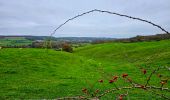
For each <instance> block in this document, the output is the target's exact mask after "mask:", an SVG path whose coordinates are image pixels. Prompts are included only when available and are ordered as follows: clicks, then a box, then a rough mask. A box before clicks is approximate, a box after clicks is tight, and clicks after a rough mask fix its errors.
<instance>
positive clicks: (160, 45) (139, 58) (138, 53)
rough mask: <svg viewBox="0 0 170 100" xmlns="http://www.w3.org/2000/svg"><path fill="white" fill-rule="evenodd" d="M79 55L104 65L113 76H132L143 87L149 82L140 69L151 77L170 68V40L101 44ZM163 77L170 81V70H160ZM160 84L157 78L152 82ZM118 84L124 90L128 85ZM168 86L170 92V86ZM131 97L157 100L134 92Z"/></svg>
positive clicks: (139, 92) (81, 50)
mask: <svg viewBox="0 0 170 100" xmlns="http://www.w3.org/2000/svg"><path fill="white" fill-rule="evenodd" d="M75 53H76V54H78V55H81V56H83V57H86V58H87V59H91V60H95V61H97V62H99V63H101V66H102V68H103V70H104V72H106V73H110V74H112V75H121V74H122V73H128V74H129V76H130V77H131V78H132V79H133V80H134V81H136V82H140V83H142V84H145V83H144V80H146V76H145V77H143V76H144V75H142V74H141V70H140V68H146V69H147V71H148V73H147V76H149V73H150V72H151V71H153V70H154V69H155V68H157V67H158V66H167V67H169V66H170V40H164V41H159V42H139V43H105V44H97V45H92V46H87V47H83V48H79V49H77V50H76V51H75ZM159 73H163V74H164V76H165V78H170V74H169V71H168V70H166V71H165V70H160V72H159ZM104 79H107V78H106V76H104ZM159 82H160V80H159V79H158V78H157V77H156V75H154V76H153V78H152V79H151V84H154V85H156V86H159ZM118 84H119V86H121V85H124V82H120V83H119V82H118ZM166 86H167V87H169V88H170V82H169V83H168V84H167V85H166ZM135 93H136V94H135ZM138 94H140V95H138ZM141 94H142V95H141ZM165 94H167V95H169V96H170V93H165ZM131 96H132V97H134V98H136V97H146V99H151V98H154V97H151V94H150V93H148V94H146V93H145V92H144V91H143V92H141V91H134V93H132V95H131ZM135 96H136V97H135ZM131 99H132V98H131ZM142 99H144V98H142Z"/></svg>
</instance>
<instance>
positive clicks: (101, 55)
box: [0, 40, 170, 99]
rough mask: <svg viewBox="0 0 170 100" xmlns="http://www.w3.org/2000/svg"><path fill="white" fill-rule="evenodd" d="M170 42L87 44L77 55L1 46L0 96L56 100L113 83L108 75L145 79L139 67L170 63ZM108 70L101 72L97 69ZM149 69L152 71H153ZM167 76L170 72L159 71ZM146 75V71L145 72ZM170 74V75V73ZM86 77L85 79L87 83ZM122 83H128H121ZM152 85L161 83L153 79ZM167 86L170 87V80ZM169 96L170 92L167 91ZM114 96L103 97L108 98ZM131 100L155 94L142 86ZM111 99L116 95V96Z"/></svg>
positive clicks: (107, 86) (75, 53)
mask: <svg viewBox="0 0 170 100" xmlns="http://www.w3.org/2000/svg"><path fill="white" fill-rule="evenodd" d="M169 44H170V41H169V40H166V41H160V42H141V43H125V44H124V43H107V44H99V45H92V46H87V47H83V48H80V49H77V50H75V52H74V53H73V54H70V53H65V52H56V51H53V50H48V51H47V50H44V49H2V50H0V80H1V81H0V99H7V98H20V99H22V98H34V99H35V98H56V97H61V96H75V95H81V88H82V87H87V88H88V87H89V85H88V84H89V82H90V83H95V81H97V80H98V79H101V78H102V79H104V84H103V85H100V84H96V86H95V87H94V89H97V88H100V89H101V91H102V89H103V88H105V89H106V88H109V87H113V86H112V85H111V84H108V80H109V78H110V77H109V75H110V74H111V75H120V74H122V73H128V74H129V76H130V77H131V78H132V79H134V80H135V81H140V82H141V83H142V82H143V80H144V79H145V77H144V78H141V76H143V75H142V74H141V73H140V70H139V69H138V68H137V67H136V66H139V65H142V66H144V65H149V66H152V67H148V66H145V67H146V68H147V69H148V68H149V69H150V70H152V69H153V67H157V66H170V62H169V61H170V46H169ZM101 68H103V71H105V72H106V73H108V74H109V75H106V74H100V75H99V73H100V71H99V69H101ZM150 70H148V71H150ZM161 71H162V72H163V73H164V74H165V75H166V76H168V75H169V72H168V71H164V70H161ZM147 75H148V74H147ZM168 77H170V76H168ZM86 80H87V81H86ZM117 84H118V85H119V86H124V85H126V84H125V83H124V82H123V81H121V80H120V81H119V80H118V83H117ZM152 84H155V85H157V84H159V79H158V78H157V77H154V78H153V79H152ZM166 86H168V87H170V84H167V85H166ZM165 94H166V95H168V93H165ZM114 95H115V94H111V95H108V96H105V97H103V99H110V98H111V97H114ZM129 95H130V99H140V98H142V99H144V98H145V99H148V98H155V96H154V95H153V96H151V93H148V92H147V93H145V91H143V90H140V91H138V90H133V91H132V92H129ZM112 99H113V98H112Z"/></svg>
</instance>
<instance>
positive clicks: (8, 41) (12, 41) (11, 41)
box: [0, 37, 32, 46]
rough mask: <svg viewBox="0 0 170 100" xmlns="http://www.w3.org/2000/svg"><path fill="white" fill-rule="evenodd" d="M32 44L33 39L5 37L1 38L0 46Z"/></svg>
mask: <svg viewBox="0 0 170 100" xmlns="http://www.w3.org/2000/svg"><path fill="white" fill-rule="evenodd" d="M30 44H32V41H31V40H28V39H26V38H24V37H5V38H0V46H15V45H16V46H21V45H30Z"/></svg>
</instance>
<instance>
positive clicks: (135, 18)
mask: <svg viewBox="0 0 170 100" xmlns="http://www.w3.org/2000/svg"><path fill="white" fill-rule="evenodd" d="M92 12H100V13H108V14H112V15H117V16H121V17H126V18H130V19H134V20H139V21H142V22H146V23H148V24H151V25H153V26H155V27H157V28H159V29H161V30H162V31H163V32H165V33H167V34H170V33H169V32H168V31H167V30H165V29H164V28H162V27H161V26H160V25H157V24H155V23H153V22H151V21H148V20H145V19H141V18H137V17H132V16H128V15H124V14H119V13H115V12H110V11H104V10H98V9H94V10H90V11H87V12H84V13H82V14H79V15H77V16H75V17H72V18H70V19H68V20H66V21H65V22H64V23H62V24H61V25H59V26H58V27H57V28H56V29H55V30H54V31H53V32H52V33H51V36H53V35H54V34H55V33H56V31H57V30H58V29H60V28H61V27H62V26H63V25H65V24H66V23H68V22H69V21H71V20H74V19H76V18H78V17H81V16H83V15H86V14H89V13H92Z"/></svg>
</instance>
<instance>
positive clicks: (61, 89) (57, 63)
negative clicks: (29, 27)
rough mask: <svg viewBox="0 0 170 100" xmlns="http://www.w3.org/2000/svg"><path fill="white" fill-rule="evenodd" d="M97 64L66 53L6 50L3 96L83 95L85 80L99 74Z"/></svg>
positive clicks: (1, 60)
mask: <svg viewBox="0 0 170 100" xmlns="http://www.w3.org/2000/svg"><path fill="white" fill-rule="evenodd" d="M96 66H97V65H96V64H95V63H94V62H93V61H88V60H87V61H86V60H84V59H83V58H81V57H77V56H74V55H73V54H69V53H65V52H56V51H53V50H48V51H46V50H43V49H2V50H0V79H1V81H0V84H1V85H0V99H7V98H20V99H21V98H34V99H35V98H56V97H60V96H69V95H79V94H80V93H81V88H82V87H84V86H85V83H84V80H85V79H86V78H88V79H89V78H91V79H93V75H95V76H97V73H95V72H94V71H93V70H94V69H95V67H96ZM87 72H88V73H87ZM95 78H96V77H95ZM95 78H94V79H95Z"/></svg>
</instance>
